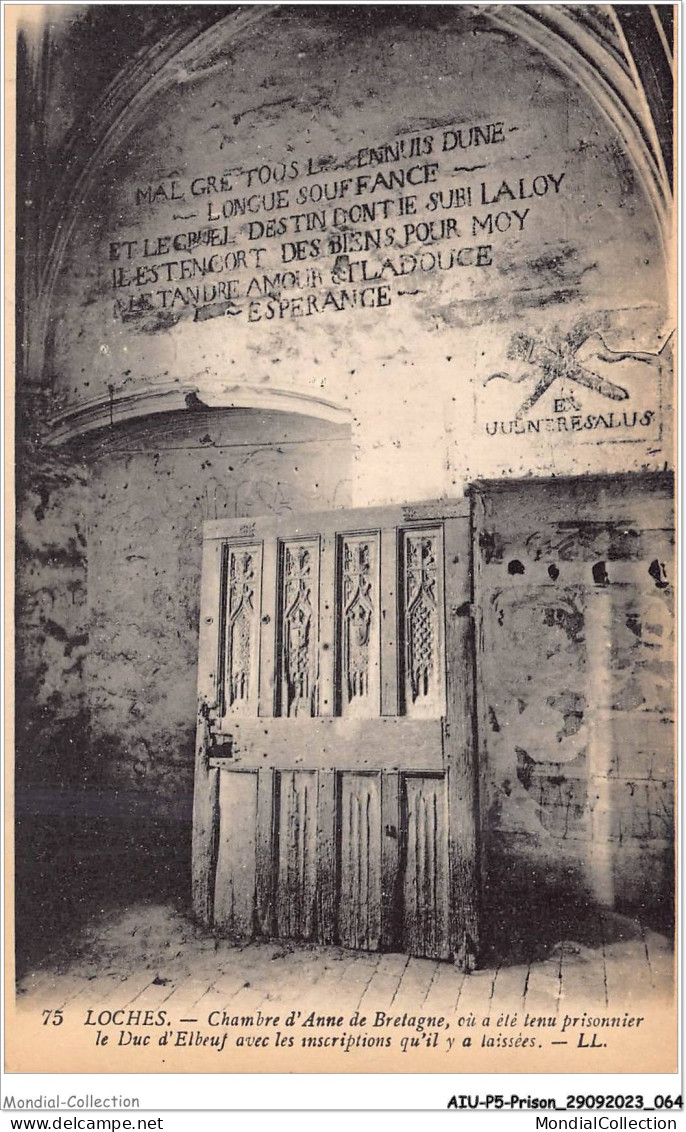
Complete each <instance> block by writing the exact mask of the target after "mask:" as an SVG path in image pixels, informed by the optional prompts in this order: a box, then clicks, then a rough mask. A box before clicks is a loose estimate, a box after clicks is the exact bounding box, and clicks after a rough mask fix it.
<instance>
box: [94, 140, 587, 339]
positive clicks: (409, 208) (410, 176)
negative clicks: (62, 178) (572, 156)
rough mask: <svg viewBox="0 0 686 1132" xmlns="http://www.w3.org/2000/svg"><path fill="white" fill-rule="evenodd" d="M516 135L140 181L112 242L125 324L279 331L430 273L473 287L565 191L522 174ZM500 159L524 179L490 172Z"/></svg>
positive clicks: (552, 174)
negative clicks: (283, 324) (275, 326)
mask: <svg viewBox="0 0 686 1132" xmlns="http://www.w3.org/2000/svg"><path fill="white" fill-rule="evenodd" d="M518 129H519V126H518V125H517V124H516V123H509V122H506V121H493V122H478V123H469V124H462V125H455V126H451V127H443V128H440V129H438V130H436V131H435V132H431V133H421V134H419V133H417V134H404V135H402V136H396V137H394V138H392V139H390V140H386V141H383V140H381V141H379V143H378V144H376V145H373V146H367V145H365V146H362V147H359V148H357V149H355V150H353V151H352V152H348V153H343V154H339V155H336V156H329V157H326V158H319V159H315V158H312V157H309V158H305V159H303V158H298V157H295V158H293V157H290V156H288V157H287V158H286V157H284V159H283V160H282V161H276V162H270V163H264V164H261V163H259V162H255V164H254V165H252V166H251V167H248V168H244V167H242V168H231V169H221V168H220V169H214V170H198V171H197V172H195V173H191V174H189V175H187V176H180V175H179V176H175V177H173V178H168V179H165V180H162V181H160V182H156V183H139V184H137V185H132V187H131V190H130V212H129V218H128V219H129V221H130V227H129V229H128V230H121V231H119V232H116V233H113V234H112V238H111V239H110V241H109V244H108V265H107V276H108V281H109V282H108V287H109V293H110V295H111V297H112V298H113V300H114V303H113V312H114V316H115V318H117V319H121V320H122V321H124V322H129V323H133V324H136V323H138V322H140V321H141V320H145V319H146V317H149V316H150V315H151V314H154V313H155V312H164V315H163V317H164V319H165V320H167V321H168V322H169V323H170V324H172V323H173V322H175V321H177V320H178V319H179V318H181V317H191V318H193V319H194V320H195V321H202V320H204V319H207V318H213V317H217V316H222V317H224V316H225V317H227V318H229V319H231V320H234V319H236V320H239V319H240V320H243V321H247V322H248V323H250V324H258V323H270V322H273V321H277V322H278V321H281V320H284V319H286V320H290V319H300V318H310V317H313V316H319V315H323V314H330V313H331V314H335V313H338V312H341V311H346V310H351V309H357V310H363V309H378V308H384V307H389V306H391V305H392V304H393V303H394V302H395V301H396V300H397V298H398V297H401V296H404V297H406V296H408V295H412V293H413V289H415V288H416V286H417V284H418V282H419V281H420V280H421V279H425V278H426V277H427V276H434V275H436V276H439V277H441V278H446V277H448V278H451V279H452V280H455V279H456V277H457V278H460V277H463V276H468V277H469V278H470V279H471V280H472V281H473V280H474V279H475V277H478V276H479V275H481V274H482V273H483V272H485V271H488V270H489V269H490V268H491V267H493V265H497V260H498V248H499V244H500V243H501V241H502V240H503V239H504V238H505V237H519V236H521V234H522V233H524V232H526V231H528V229H529V228H531V227H532V226H533V225H535V224H536V218H537V215H538V214H539V211H540V209H541V208H547V207H550V205H551V203H553V204H554V203H555V202H556V201H558V200H559V198H560V197H561V196H563V195H564V193H565V191H566V188H567V184H566V178H567V174H566V172H565V171H564V169H561V168H559V167H558V165H557V164H555V167H554V168H553V167H551V168H549V169H545V168H539V167H538V166H536V167H534V168H531V169H530V170H528V171H527V172H526V174H525V175H523V176H522V175H521V169H522V168H526V162H527V155H521V154H519V153H517V151H516V146H515V143H514V138H515V137H516V131H517V130H518ZM501 155H502V157H503V158H504V159H506V160H509V161H510V160H517V161H518V164H519V172H518V174H517V175H516V176H515V175H513V176H510V177H508V178H507V179H504V178H503V176H502V175H501V173H498V172H495V171H492V170H491V169H490V164H492V162H493V161H494V160H497V159H498V158H499V157H500V156H501ZM467 158H470V159H471V160H470V161H469V163H462V162H465V161H466V160H467ZM484 170H485V172H484ZM148 225H149V227H147V226H148Z"/></svg>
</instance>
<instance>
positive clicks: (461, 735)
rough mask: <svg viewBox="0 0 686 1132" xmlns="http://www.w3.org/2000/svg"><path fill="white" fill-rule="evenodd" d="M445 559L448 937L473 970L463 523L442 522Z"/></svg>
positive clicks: (471, 704) (470, 694) (474, 896)
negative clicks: (443, 523)
mask: <svg viewBox="0 0 686 1132" xmlns="http://www.w3.org/2000/svg"><path fill="white" fill-rule="evenodd" d="M444 555H445V573H444V577H445V645H446V669H447V697H446V718H445V725H444V757H445V763H446V773H447V777H448V814H449V818H448V825H449V833H448V858H449V886H450V908H451V925H450V936H451V950H452V951H453V954H454V956H455V962H456V964H457V965H458V966H459V967H462V968H463V969H465V970H471V969H473V967H474V966H475V963H476V959H477V955H478V949H479V904H480V899H479V897H480V893H479V885H480V876H479V859H478V832H477V818H478V808H477V770H476V765H475V762H476V751H475V747H476V744H475V730H476V727H475V714H474V713H475V695H474V680H475V671H474V664H475V658H474V631H473V620H472V585H471V562H472V547H471V530H470V527H469V523H468V521H467V520H466V519H446V521H445V528H444Z"/></svg>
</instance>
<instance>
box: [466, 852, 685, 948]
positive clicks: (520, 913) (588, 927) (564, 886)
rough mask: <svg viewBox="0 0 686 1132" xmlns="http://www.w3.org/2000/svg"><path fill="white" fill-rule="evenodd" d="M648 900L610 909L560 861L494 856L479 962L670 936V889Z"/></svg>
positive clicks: (672, 924)
mask: <svg viewBox="0 0 686 1132" xmlns="http://www.w3.org/2000/svg"><path fill="white" fill-rule="evenodd" d="M672 891H673V886H672V888H671V889H670V891H669V892H666V893H664V894H659V893H656V894H655V895H654V897H653V900H652V902H651V903H650V904H647V903H643V904H636V905H632V904H629V903H626V904H622V905H621V906H617V907H616V908H614V909H609V908H606V907H603V906H601V905H599V904H598V902H597V901H596V900H595V899H594V897H593V896H592V894H591V893H590V892H589V891H588V890H585V889H584V887H583V884H582V883H581V882H580V879H579V876H578V874H577V873H576V872H575V871H574V870H572V869H565V868H564V866H562V867H559V868H557V869H556V868H555V866H554V864H553V863H552V862H551V863H549V865H548V866H547V867H546V868H543V867H540V866H537V865H536V864H535V863H533V862H532V861H530V860H527V861H526V862H522V861H514V860H503V859H499V860H498V859H495V860H493V861H492V862H491V866H490V870H489V876H488V879H487V881H486V883H485V884H484V891H483V906H482V912H483V921H482V923H483V928H482V937H481V938H482V952H481V963H480V965H481V966H482V967H492V966H497V965H503V966H513V965H517V964H519V963H526V962H531V961H536V960H541V959H545V958H548V957H550V955H551V953H554V949H555V948H556V947H557V946H559V945H560V944H562V943H564V944H565V945H566V946H572V945H578V946H580V947H582V948H591V949H603V948H604V947H606V946H609V945H610V944H613V943H617V942H620V941H622V940H628V939H636V938H639V937H640V936H641V934H642V932H643V931H644V930H645V929H647V930H652V931H655V932H659V933H661V934H664V935H666V936H667V937H668V938H671V937H672V935H673V932H674V907H673V903H672V899H671V892H672Z"/></svg>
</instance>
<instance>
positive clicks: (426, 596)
mask: <svg viewBox="0 0 686 1132" xmlns="http://www.w3.org/2000/svg"><path fill="white" fill-rule="evenodd" d="M438 547H439V539H438V534H437V533H436V532H425V531H422V532H421V533H416V534H415V533H408V534H407V535H406V536H405V586H404V588H405V612H404V618H405V626H404V628H405V700H406V707H407V710H408V712H410V713H411V711H412V708H413V706H415V705H417V706H422V705H427V706H428V704H429V703H434V702H437V701H438V698H439V695H440V686H439V680H440V677H439V673H440V663H439V661H440V656H439V650H440V626H439V617H438V611H439V600H438V585H439V572H438Z"/></svg>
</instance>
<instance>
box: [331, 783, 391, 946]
mask: <svg viewBox="0 0 686 1132" xmlns="http://www.w3.org/2000/svg"><path fill="white" fill-rule="evenodd" d="M380 786H381V782H380V776H379V775H378V774H343V775H342V776H341V792H340V794H341V799H340V811H341V862H340V896H339V901H340V902H339V916H338V928H339V935H340V941H341V943H342V944H343V946H344V947H355V948H361V949H362V950H364V951H378V949H379V945H380V940H381V799H380Z"/></svg>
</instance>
